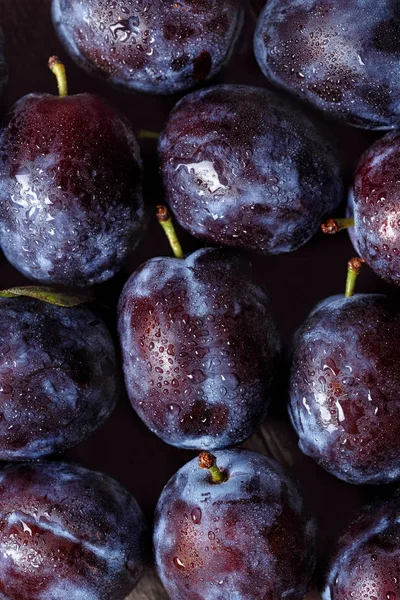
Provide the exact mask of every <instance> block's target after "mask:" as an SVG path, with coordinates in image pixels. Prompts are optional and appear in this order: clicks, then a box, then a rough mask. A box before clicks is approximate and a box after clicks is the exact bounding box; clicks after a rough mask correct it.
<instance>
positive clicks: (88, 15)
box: [53, 0, 244, 94]
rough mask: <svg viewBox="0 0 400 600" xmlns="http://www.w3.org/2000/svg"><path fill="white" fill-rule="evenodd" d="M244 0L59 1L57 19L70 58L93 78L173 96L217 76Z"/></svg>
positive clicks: (233, 39)
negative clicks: (173, 93)
mask: <svg viewBox="0 0 400 600" xmlns="http://www.w3.org/2000/svg"><path fill="white" fill-rule="evenodd" d="M243 13H244V6H243V2H242V1H241V0H220V1H219V2H215V1H214V0H189V1H179V2H175V1H174V0H152V1H151V2H149V3H146V2H142V0H116V1H115V2H109V0H83V1H82V0H53V21H54V24H55V27H56V29H57V32H58V35H59V37H60V39H61V41H62V42H63V44H64V46H65V48H66V49H67V50H68V52H69V53H70V55H71V56H72V58H73V59H74V60H75V61H76V62H77V63H78V64H79V66H81V67H83V68H84V69H86V70H87V71H89V72H90V73H92V74H93V75H96V76H98V77H101V78H103V79H105V80H106V81H108V82H110V83H112V84H114V85H118V86H122V87H126V88H130V89H134V90H138V91H144V92H152V93H159V94H169V93H172V92H178V91H182V90H185V89H187V88H190V87H193V86H194V85H196V84H197V83H199V82H201V81H203V80H205V79H209V78H210V77H212V76H213V75H215V74H216V73H217V72H218V71H220V69H221V68H222V66H223V65H224V64H225V63H226V62H227V61H228V60H229V58H230V56H231V53H232V49H233V47H234V44H235V42H236V40H237V38H238V36H239V33H240V29H241V26H242V22H243Z"/></svg>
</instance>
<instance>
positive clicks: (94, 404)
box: [0, 297, 119, 579]
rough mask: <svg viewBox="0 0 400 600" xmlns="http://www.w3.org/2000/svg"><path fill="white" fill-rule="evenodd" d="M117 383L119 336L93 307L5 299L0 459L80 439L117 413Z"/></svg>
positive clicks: (1, 306) (0, 329) (0, 333)
mask: <svg viewBox="0 0 400 600" xmlns="http://www.w3.org/2000/svg"><path fill="white" fill-rule="evenodd" d="M118 383H119V382H118V370H117V367H116V356H115V349H114V344H113V341H112V339H111V336H110V334H109V332H108V331H107V328H106V326H105V325H104V323H103V322H102V321H101V319H99V318H98V317H97V316H96V315H95V314H94V313H93V312H92V311H91V310H89V309H88V308H86V307H84V306H81V307H74V308H62V307H59V306H54V305H51V304H48V303H46V302H42V301H40V300H35V299H33V298H23V297H19V298H7V299H6V298H0V460H22V459H34V458H38V457H40V456H43V455H46V454H51V453H53V452H61V451H63V450H65V449H66V448H69V447H70V446H73V445H75V444H77V443H78V442H80V441H81V440H82V439H84V438H85V437H87V436H88V435H90V433H92V431H94V430H95V429H97V427H99V426H100V425H101V424H102V423H103V422H104V421H105V420H106V419H107V417H108V416H109V415H110V413H111V411H112V410H113V408H114V405H115V401H116V395H117V391H118ZM0 512H1V508H0ZM0 579H1V578H0Z"/></svg>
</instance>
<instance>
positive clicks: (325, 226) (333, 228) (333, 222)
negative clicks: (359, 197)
mask: <svg viewBox="0 0 400 600" xmlns="http://www.w3.org/2000/svg"><path fill="white" fill-rule="evenodd" d="M349 227H354V219H353V217H349V218H346V219H328V220H327V221H325V223H322V225H321V229H322V231H323V233H328V234H333V233H339V231H342V230H343V229H349Z"/></svg>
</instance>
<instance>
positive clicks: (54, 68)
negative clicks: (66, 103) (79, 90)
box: [48, 56, 68, 98]
mask: <svg viewBox="0 0 400 600" xmlns="http://www.w3.org/2000/svg"><path fill="white" fill-rule="evenodd" d="M48 64H49V69H50V71H51V72H52V73H53V74H54V75H55V76H56V79H57V85H58V95H59V96H60V98H65V96H68V84H67V75H66V73H65V67H64V65H63V63H62V62H61V60H60V59H59V58H58V56H51V57H50V58H49V63H48Z"/></svg>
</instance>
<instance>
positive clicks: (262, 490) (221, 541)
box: [153, 450, 315, 600]
mask: <svg viewBox="0 0 400 600" xmlns="http://www.w3.org/2000/svg"><path fill="white" fill-rule="evenodd" d="M216 458H217V464H218V466H219V468H220V469H224V471H225V473H226V474H227V476H228V479H227V481H225V482H223V483H220V484H214V483H212V481H211V479H210V474H209V473H208V472H207V471H203V470H202V469H200V468H199V466H198V462H197V458H196V459H194V460H192V461H190V462H189V463H187V464H186V465H185V466H183V467H182V468H181V469H180V470H179V471H178V472H177V473H176V475H174V476H173V477H172V479H170V481H169V482H168V483H167V485H166V486H165V488H164V490H163V492H162V494H161V496H160V499H159V501H158V505H157V509H156V514H155V526H154V536H153V543H154V551H155V560H156V566H157V570H158V573H159V575H160V577H161V580H162V582H163V584H164V586H165V588H166V590H167V592H168V594H169V595H170V597H171V598H173V599H174V600H227V598H229V600H261V599H263V598H268V599H269V598H271V599H272V598H273V599H275V598H276V599H277V598H285V599H287V600H301V599H302V598H303V597H304V596H305V594H306V592H307V589H308V586H309V584H310V579H311V576H312V572H313V569H314V565H315V525H314V521H313V520H312V518H311V517H310V514H309V513H308V511H307V508H306V507H305V506H304V502H303V500H302V497H301V495H300V492H299V489H298V488H297V485H296V484H295V483H294V481H293V480H292V479H291V477H290V476H289V474H288V473H287V472H286V471H285V470H284V469H283V467H282V466H281V465H280V464H279V463H277V462H275V461H274V460H272V459H268V458H266V457H264V456H262V455H261V454H257V453H255V452H249V451H247V450H228V451H220V452H216Z"/></svg>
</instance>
